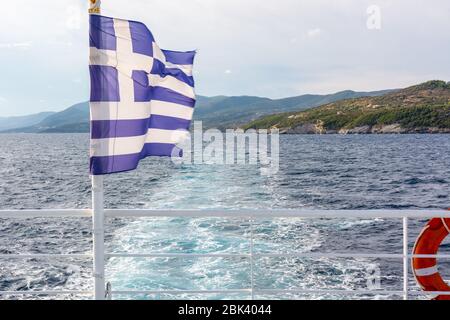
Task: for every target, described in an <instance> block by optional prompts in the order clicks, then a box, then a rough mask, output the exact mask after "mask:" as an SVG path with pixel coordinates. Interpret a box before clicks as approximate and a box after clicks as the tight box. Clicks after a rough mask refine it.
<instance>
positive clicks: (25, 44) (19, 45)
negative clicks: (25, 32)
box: [0, 41, 32, 49]
mask: <svg viewBox="0 0 450 320" xmlns="http://www.w3.org/2000/svg"><path fill="white" fill-rule="evenodd" d="M31 46H32V42H31V41H27V42H12V43H11V42H10V43H0V49H15V48H22V49H27V48H30V47H31Z"/></svg>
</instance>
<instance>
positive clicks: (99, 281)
mask: <svg viewBox="0 0 450 320" xmlns="http://www.w3.org/2000/svg"><path fill="white" fill-rule="evenodd" d="M89 5H90V6H89V14H90V15H91V14H100V5H101V3H100V0H89ZM91 183H92V225H93V229H92V251H93V267H94V299H95V300H105V293H106V292H105V291H106V287H105V229H104V225H105V213H104V190H103V176H98V175H92V176H91Z"/></svg>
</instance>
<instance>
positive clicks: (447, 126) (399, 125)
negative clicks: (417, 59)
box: [244, 80, 450, 134]
mask: <svg viewBox="0 0 450 320" xmlns="http://www.w3.org/2000/svg"><path fill="white" fill-rule="evenodd" d="M244 128H246V129H248V128H255V129H261V128H278V129H280V130H281V132H283V133H308V134H309V133H311V134H314V133H415V132H420V133H422V132H430V133H433V132H442V133H450V83H446V82H444V81H438V80H435V81H429V82H425V83H422V84H419V85H416V86H412V87H409V88H405V89H401V90H397V91H394V92H390V93H387V94H385V95H383V96H377V97H363V98H357V99H346V100H342V101H337V102H333V103H328V104H325V105H322V106H320V107H316V108H312V109H309V110H306V111H299V112H294V113H292V112H287V113H279V114H274V115H270V116H266V117H262V118H259V119H257V120H255V121H252V122H250V123H248V124H247V125H245V126H244Z"/></svg>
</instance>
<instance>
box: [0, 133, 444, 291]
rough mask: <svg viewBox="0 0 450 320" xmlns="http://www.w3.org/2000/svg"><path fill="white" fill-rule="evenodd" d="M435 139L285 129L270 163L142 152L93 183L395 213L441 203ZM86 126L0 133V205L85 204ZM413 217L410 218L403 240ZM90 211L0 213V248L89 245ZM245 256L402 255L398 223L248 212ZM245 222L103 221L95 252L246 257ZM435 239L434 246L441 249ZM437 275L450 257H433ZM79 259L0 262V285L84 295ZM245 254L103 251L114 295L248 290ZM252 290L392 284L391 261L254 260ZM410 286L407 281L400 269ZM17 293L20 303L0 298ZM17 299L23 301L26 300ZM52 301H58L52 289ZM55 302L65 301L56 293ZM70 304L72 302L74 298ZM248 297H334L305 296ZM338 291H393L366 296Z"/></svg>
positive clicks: (183, 198)
mask: <svg viewBox="0 0 450 320" xmlns="http://www.w3.org/2000/svg"><path fill="white" fill-rule="evenodd" d="M449 138H450V137H449V136H448V135H348V136H342V135H327V136H319V135H286V136H282V137H281V141H280V143H281V145H280V170H279V172H278V173H277V174H275V175H272V176H262V175H261V174H260V170H259V168H257V167H254V166H250V165H234V166H217V165H183V166H179V165H176V164H173V163H172V162H171V161H170V159H164V158H149V159H146V160H144V161H142V162H141V165H140V166H139V169H138V170H136V171H133V172H128V173H121V174H117V175H111V176H107V177H106V178H105V201H106V206H107V207H109V208H152V209H206V208H209V209H211V208H212V209H258V208H264V209H265V208H272V209H281V208H283V209H285V208H289V209H293V208H295V209H301V208H316V209H407V208H414V209H418V208H423V209H427V208H429V209H431V208H447V207H449V206H450V203H449V202H450V201H449V196H450V139H449ZM88 144H89V137H88V135H86V134H49V135H46V134H45V135H44V134H43V135H34V134H20V135H0V209H40V208H53V209H55V208H89V207H90V206H91V205H90V180H89V176H88V160H89V159H88V157H89V154H88ZM425 223H426V221H424V220H419V219H411V221H410V225H411V227H412V229H411V232H410V233H411V234H410V246H411V247H412V245H413V243H414V239H415V237H416V236H417V235H418V233H419V231H420V229H421V227H422V226H423V225H424V224H425ZM91 227H92V226H91V222H90V219H75V218H69V219H67V218H65V219H61V218H55V219H32V220H27V219H17V220H0V253H2V254H8V253H11V254H15V253H89V250H90V248H91ZM253 229H254V230H253V233H254V239H255V240H254V251H255V252H256V253H304V252H315V253H322V252H324V253H329V252H339V253H351V252H353V253H375V252H377V253H380V252H385V253H401V250H402V233H401V221H400V219H392V220H391V219H362V220H361V219H331V220H323V219H298V218H297V219H273V220H271V219H260V220H258V221H256V222H255V226H254V228H253ZM250 234H251V228H250V223H249V221H248V220H246V219H236V218H231V219H226V218H220V219H217V218H214V219H212V218H204V219H181V218H157V219H155V218H142V219H109V220H108V221H107V237H106V244H107V250H108V252H110V253H112V252H120V253H126V252H128V253H130V252H133V253H227V254H228V253H248V252H249V251H250ZM449 247H450V246H449V245H448V244H447V243H446V244H444V246H443V247H442V252H445V251H446V250H447V252H448V250H449ZM440 266H441V270H442V272H443V274H444V275H446V276H448V275H450V264H448V263H445V261H440ZM91 267H92V261H90V260H88V259H66V258H60V259H56V260H51V259H21V260H17V259H7V260H5V259H3V260H2V261H1V263H0V290H2V291H6V290H79V289H81V290H89V289H92V278H91V272H92V269H91ZM250 270H251V264H250V261H249V259H246V258H235V257H233V258H226V259H225V258H189V259H186V258H182V259H180V258H158V259H149V258H112V259H109V260H108V261H107V268H106V278H107V281H109V282H111V285H112V287H113V290H166V289H167V290H217V289H229V290H234V289H242V288H249V287H250V285H251V282H252V279H251V277H250ZM253 283H254V286H255V288H257V289H336V290H338V289H353V290H358V289H359V290H367V289H384V290H401V288H402V261H401V259H348V258H346V259H343V258H342V259H331V258H317V259H316V258H314V259H305V258H257V259H255V261H254V278H253ZM410 283H411V285H412V286H414V284H415V282H414V279H413V277H412V276H411V278H410ZM3 298H22V297H11V296H9V297H3ZM25 298H31V297H29V296H28V297H27V296H25ZM60 298H64V297H60ZM68 298H74V296H72V297H68ZM77 298H82V297H81V296H80V297H78V296H77ZM116 298H124V299H125V298H138V299H176V298H185V299H201V298H205V299H220V298H242V299H246V298H249V297H248V295H247V294H203V295H200V294H196V295H167V294H165V295H163V294H161V295H134V296H117V297H116ZM256 298H260V299H266V298H277V299H284V298H286V299H293V298H312V299H323V298H337V296H332V295H324V294H314V295H304V294H303V295H300V294H276V295H275V294H273V295H258V296H256ZM351 298H394V299H395V298H399V297H398V296H395V295H392V296H380V295H377V294H376V293H374V294H372V295H366V296H361V295H360V296H351Z"/></svg>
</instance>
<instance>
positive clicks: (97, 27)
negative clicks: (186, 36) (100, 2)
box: [89, 15, 195, 175]
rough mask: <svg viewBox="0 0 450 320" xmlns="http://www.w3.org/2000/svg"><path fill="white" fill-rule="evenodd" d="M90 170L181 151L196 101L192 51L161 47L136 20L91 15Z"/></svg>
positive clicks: (131, 165) (120, 167)
mask: <svg viewBox="0 0 450 320" xmlns="http://www.w3.org/2000/svg"><path fill="white" fill-rule="evenodd" d="M89 36H90V39H89V40H90V65H89V71H90V77H91V97H90V110H91V148H90V172H91V174H93V175H102V174H109V173H115V172H122V171H128V170H133V169H136V167H137V166H138V163H139V161H140V160H141V159H143V158H145V157H148V156H182V150H181V149H180V148H178V147H177V144H179V143H180V142H182V140H183V139H185V138H186V136H187V132H188V130H189V126H190V123H191V120H192V115H193V112H194V105H195V93H194V79H193V77H192V67H193V62H194V56H195V52H194V51H188V52H177V51H169V50H162V49H160V48H159V47H158V46H157V45H156V43H155V40H154V38H153V35H152V33H151V32H150V31H149V30H148V28H147V27H146V26H145V25H144V24H142V23H140V22H135V21H127V20H121V19H115V18H108V17H104V16H100V15H91V16H90V31H89Z"/></svg>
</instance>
